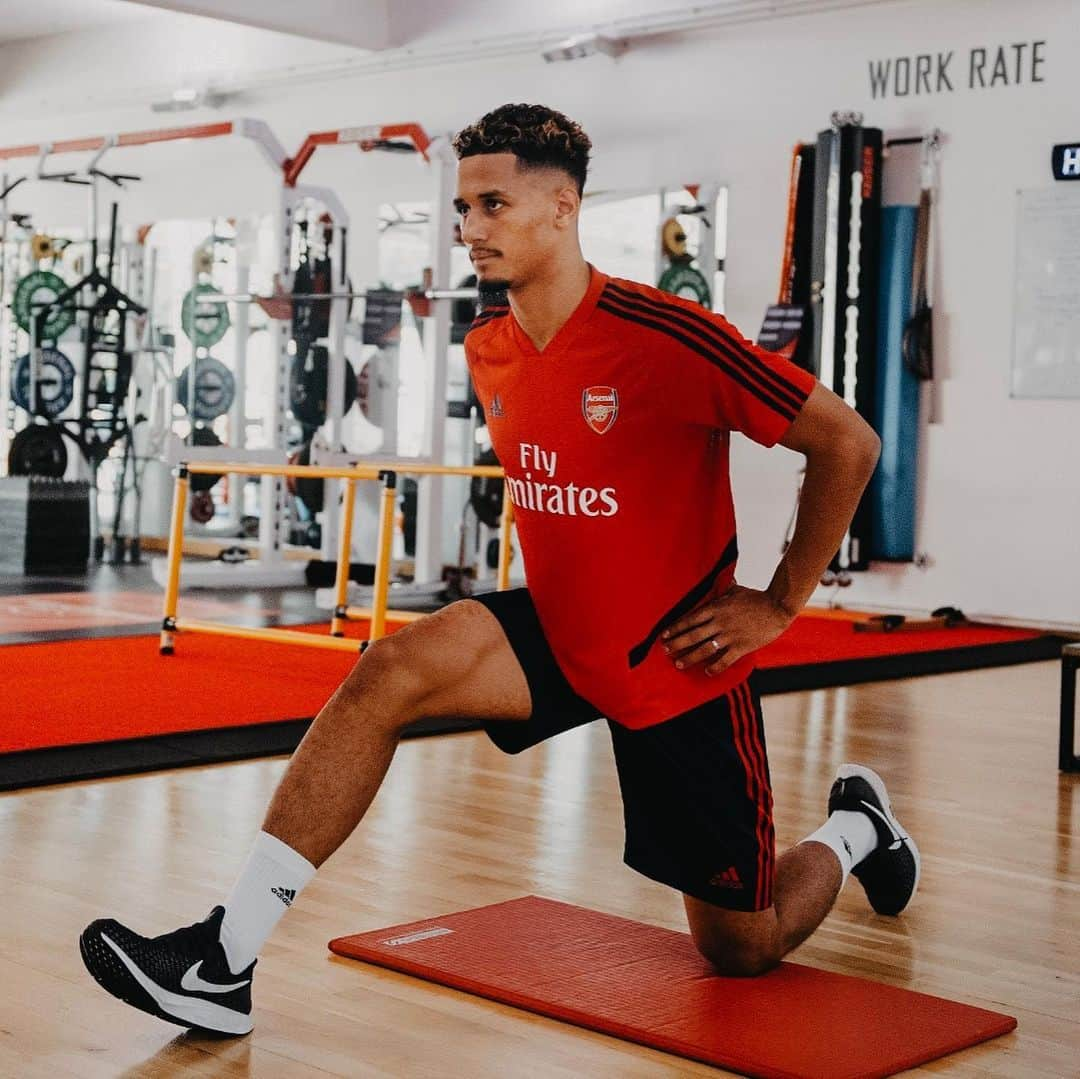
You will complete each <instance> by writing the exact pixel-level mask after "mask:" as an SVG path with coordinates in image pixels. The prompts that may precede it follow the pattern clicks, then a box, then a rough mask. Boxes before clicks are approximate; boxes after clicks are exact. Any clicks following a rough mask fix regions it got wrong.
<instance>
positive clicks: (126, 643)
mask: <svg viewBox="0 0 1080 1079" xmlns="http://www.w3.org/2000/svg"><path fill="white" fill-rule="evenodd" d="M288 628H289V629H301V630H308V631H310V632H312V633H327V632H328V631H329V623H328V622H327V623H325V624H323V625H321V626H317V627H312V626H290V627H288ZM400 628H401V627H400V624H390V623H388V624H387V632H393V630H395V629H400ZM367 632H368V623H367V622H363V621H358V622H351V623H350V624H349V625H348V627H347V635H348V636H350V637H357V638H359V637H363V636H366V635H367ZM359 655H360V650H359V646H358V647H357V652H356V655H355V656H352V655H350V654H349V653H348V652H337V651H329V650H323V649H317V648H301V647H297V646H296V645H289V644H278V643H275V642H270V641H256V640H247V639H245V638H241V637H217V636H208V635H204V634H201V633H182V632H181V633H180V634H178V636H177V638H176V653H175V655H172V656H163V655H161V652H160V651H159V649H158V635H157V634H154V635H153V636H152V637H151V636H146V637H111V638H108V639H106V640H76V641H43V642H41V643H39V644H9V645H4V646H3V647H2V648H0V679H2V683H3V687H4V691H3V693H2V694H0V753H13V752H16V751H18V750H25V749H42V748H45V747H47V746H71V745H81V744H83V743H88V742H109V741H116V740H119V739H125V738H146V737H152V736H156V735H162V734H177V733H179V732H182V731H204V730H213V729H215V728H222V727H241V726H245V725H247V724H252V723H274V722H278V721H280V720H288V719H310V718H311V717H312V716H314V715H315V714H316V713H317V712H318V711H319V709H320V708H322V706H323V705H324V704H325V703H326V702H327V700H329V698H330V695H331V694H332V693H333V692H334V690H335V689H337V687H338V686H339V685H340V684H341V681H342V679H344V677H345V676H346V675H347V674H348V673H349V670H350V669H351V668H352V666H353V664H354V663H355V662H356V660H357V659H358V658H359Z"/></svg>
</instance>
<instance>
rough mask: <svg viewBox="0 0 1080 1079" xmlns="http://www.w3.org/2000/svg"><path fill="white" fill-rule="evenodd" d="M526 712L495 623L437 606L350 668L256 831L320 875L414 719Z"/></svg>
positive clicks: (477, 607)
mask: <svg viewBox="0 0 1080 1079" xmlns="http://www.w3.org/2000/svg"><path fill="white" fill-rule="evenodd" d="M531 709H532V699H531V697H530V694H529V687H528V684H527V683H526V681H525V676H524V674H523V673H522V670H521V667H520V665H519V664H518V662H517V659H516V657H515V656H514V653H513V651H512V650H511V648H510V646H509V644H508V643H507V641H506V637H505V636H504V634H503V631H502V628H501V627H500V625H499V623H498V622H497V621H496V619H495V617H494V616H493V615H492V614H491V613H490V612H489V611H488V610H487V608H485V607H484V606H482V605H481V604H479V603H474V602H471V601H469V600H464V601H462V602H460V603H455V604H452V605H451V606H449V607H445V608H443V609H442V610H441V611H438V612H436V613H434V614H432V615H429V616H428V617H427V618H424V619H422V620H421V621H419V622H413V623H411V624H410V625H409V626H406V627H405V628H404V629H401V630H398V632H397V633H395V634H393V635H392V636H390V637H387V638H384V639H383V640H381V641H378V642H376V644H374V645H373V646H372V647H371V648H369V649H368V650H367V652H366V653H365V655H364V657H363V658H362V659H361V660H359V661H358V662H357V664H356V666H355V667H354V668H353V670H352V672H351V673H350V674H349V676H348V677H347V678H346V679H345V681H344V682H343V683H342V684H341V686H340V687H339V688H338V690H337V692H336V693H335V694H334V695H333V696H332V697H331V698H330V700H329V701H328V702H327V704H326V706H325V707H324V708H323V709H322V711H321V712H320V713H319V715H318V716H317V717H316V719H315V722H314V723H313V724H312V725H311V727H310V729H309V730H308V732H307V734H306V735H305V737H304V740H303V741H302V742H301V743H300V745H299V747H298V748H297V750H296V752H295V753H294V754H293V757H292V760H291V761H290V762H289V768H288V770H287V771H286V773H285V775H284V776H283V777H282V780H281V783H280V784H279V786H278V788H277V790H276V792H275V793H274V796H273V798H272V799H271V802H270V807H269V809H268V810H267V814H266V820H265V822H264V824H263V830H264V831H265V832H268V833H269V834H271V835H273V836H276V837H277V838H278V839H280V840H281V841H282V842H283V843H286V844H288V846H290V847H292V849H293V850H295V851H297V852H298V853H299V854H301V855H303V857H304V858H306V859H307V860H308V861H309V862H311V864H312V865H314V866H316V867H318V866H320V865H322V863H323V862H324V861H325V860H326V859H327V858H328V857H329V856H330V855H331V854H332V853H333V852H334V851H335V850H337V848H338V847H339V846H340V845H341V844H342V843H343V842H344V841H345V840H346V839H347V838H348V837H349V836H350V835H351V834H352V832H353V830H354V829H355V828H356V826H357V824H358V823H359V822H360V820H361V818H362V817H363V815H364V813H365V812H366V811H367V808H368V806H369V805H370V804H371V802H372V799H373V798H374V797H375V793H376V791H378V789H379V786H380V785H381V784H382V781H383V778H384V777H385V775H386V772H387V769H388V768H389V767H390V761H391V759H392V758H393V756H394V750H395V748H396V746H397V743H398V740H399V739H400V737H401V734H402V731H403V730H404V729H405V728H406V727H408V726H409V725H410V724H411V723H413V722H414V721H415V720H418V719H421V718H424V719H428V718H436V717H451V716H452V717H461V718H476V719H505V720H511V721H512V720H525V719H528V718H529V715H530V712H531Z"/></svg>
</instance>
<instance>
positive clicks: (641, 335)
mask: <svg viewBox="0 0 1080 1079" xmlns="http://www.w3.org/2000/svg"><path fill="white" fill-rule="evenodd" d="M454 146H455V149H456V152H457V154H458V157H459V158H460V161H461V165H460V170H459V177H458V194H457V198H456V200H455V205H456V208H457V210H458V211H459V213H460V216H461V232H462V238H463V239H464V242H465V243H466V244H467V245H468V246H469V248H470V255H471V258H472V261H473V264H474V266H475V268H476V273H477V277H478V280H479V282H480V285H481V289H482V290H485V291H487V292H489V293H490V294H492V295H495V294H502V295H503V299H502V301H501V302H495V303H492V304H491V305H489V306H488V307H486V308H485V309H484V310H483V311H482V312H481V314H480V315H479V316H478V317H477V319H476V322H475V323H474V325H473V328H472V329H471V330H470V332H469V334H468V335H467V337H466V340H465V347H466V355H467V358H468V362H469V369H470V373H471V375H472V379H473V382H474V385H475V388H476V392H477V394H478V396H479V398H480V400H481V402H482V403H483V406H484V411H485V415H486V418H487V422H488V427H489V430H490V432H491V437H492V441H493V444H494V447H495V451H496V453H497V454H498V456H499V459H500V461H501V463H502V465H503V467H504V468H505V469H506V474H507V478H508V487H509V491H510V496H511V498H512V500H513V502H514V505H515V517H516V522H517V528H518V537H519V542H520V545H521V550H522V555H523V558H524V563H525V571H526V580H527V586H528V587H527V588H520V589H515V590H511V591H508V592H502V593H494V594H490V595H482V596H478V597H475V598H474V599H470V600H463V601H460V602H458V603H454V604H451V605H450V606H448V607H446V608H444V609H443V610H441V611H439V612H437V613H435V614H433V615H431V616H430V617H428V618H425V619H423V620H422V621H420V622H416V623H413V624H411V625H409V626H408V627H406V628H404V629H402V630H399V631H398V632H397V633H395V634H393V635H392V636H390V637H387V638H385V639H383V640H381V641H378V642H376V643H375V644H374V645H373V647H371V648H370V649H368V651H367V653H366V654H365V656H364V658H363V659H362V660H361V661H360V662H358V663H357V665H356V667H355V668H354V670H353V671H352V673H351V674H350V675H349V677H348V678H347V679H346V680H345V682H344V683H343V684H342V685H341V686H340V687H339V689H338V690H337V692H336V693H335V694H334V696H333V697H332V698H331V699H330V701H329V702H328V703H327V705H326V707H325V708H324V709H323V710H322V711H321V712H320V714H319V715H318V717H317V718H316V720H315V722H314V723H313V725H312V726H311V728H310V730H309V731H308V733H307V735H306V736H305V738H304V740H303V742H302V743H301V745H300V747H299V748H298V749H297V751H296V753H295V755H294V756H293V759H292V761H291V763H290V765H289V769H288V771H287V772H286V774H285V776H284V777H283V779H282V782H281V784H280V786H279V787H278V789H277V791H276V792H275V794H274V797H273V799H272V801H271V804H270V807H269V810H268V813H267V816H266V819H265V822H264V824H263V830H262V832H261V833H260V834H259V836H258V837H257V839H256V842H255V845H254V847H253V849H252V852H251V855H250V857H249V859H248V862H247V864H246V865H245V866H244V868H243V870H242V871H241V874H240V876H239V878H238V880H237V881H236V884H235V886H234V888H233V891H232V893H231V894H230V896H229V897H228V899H227V900H226V902H225V904H224V906H218V907H215V908H214V910H213V911H212V912H211V914H210V915H209V917H208V918H207V919H206V920H205V921H203V922H199V923H196V924H195V925H192V926H189V927H186V928H184V929H180V930H177V931H175V932H173V933H168V934H165V935H164V936H161V937H155V938H146V937H142V936H140V935H139V934H137V933H134V932H133V931H132V930H130V929H127V928H126V927H124V926H122V925H120V924H119V923H118V922H115V921H113V920H101V921H97V922H94V923H93V924H92V925H90V926H89V927H88V928H87V929H86V930H85V931H84V933H83V934H82V937H81V938H80V944H81V949H82V954H83V958H84V961H85V962H86V965H87V967H88V968H89V970H90V971H91V973H92V974H93V975H94V977H95V978H96V979H97V980H98V981H99V982H100V983H101V984H102V985H103V986H104V987H105V988H106V989H107V990H108V991H109V992H111V993H113V994H114V995H115V996H117V997H120V998H121V999H122V1000H125V1001H126V1002H127V1003H129V1004H132V1005H134V1006H135V1007H138V1008H141V1009H143V1010H144V1011H148V1012H150V1013H152V1014H155V1015H159V1016H161V1017H162V1018H165V1019H168V1020H170V1021H172V1022H175V1023H179V1024H181V1025H186V1026H194V1027H199V1028H204V1029H209V1030H215V1031H219V1032H223V1033H231V1034H243V1033H246V1032H247V1031H249V1030H250V1029H251V1027H252V1022H251V978H252V971H253V968H254V965H255V957H256V955H257V953H258V951H259V949H260V948H261V946H262V944H263V943H264V942H265V940H266V939H267V937H269V935H270V933H271V931H272V930H273V928H274V926H275V925H276V923H277V921H278V920H279V918H280V917H281V915H282V914H283V913H284V911H285V910H286V909H287V908H288V906H289V905H291V903H292V902H294V900H295V899H296V896H297V895H298V894H299V892H300V890H301V889H302V888H303V887H304V885H305V884H307V882H308V881H309V880H310V879H311V877H312V876H313V875H314V873H315V872H316V869H317V867H318V866H320V865H321V864H322V863H323V861H325V860H326V858H328V857H329V856H330V854H332V853H333V852H334V851H335V850H336V849H337V848H338V846H340V844H341V843H342V842H343V841H344V840H345V839H346V838H347V837H348V836H349V835H350V833H351V832H352V831H353V829H354V828H355V827H356V825H357V824H358V823H359V821H360V819H361V817H362V816H363V815H364V812H365V811H366V810H367V807H368V806H369V805H370V803H371V800H372V798H373V797H374V796H375V793H376V791H377V790H378V788H379V785H380V784H381V782H382V780H383V777H384V775H385V774H386V770H387V768H388V767H389V764H390V760H391V758H392V756H393V753H394V749H395V747H396V745H397V742H398V739H399V737H400V735H401V733H402V731H403V730H404V729H405V728H406V727H407V726H408V725H409V724H411V723H412V722H413V721H415V720H417V719H420V718H422V717H432V716H466V717H474V718H476V719H480V720H484V721H486V722H485V726H486V729H487V732H488V734H489V735H490V737H491V738H492V740H493V741H494V742H495V743H496V745H498V746H499V747H500V748H502V749H504V750H506V751H507V752H518V751H520V750H522V749H524V748H526V747H528V746H531V745H535V744H536V743H537V742H540V741H542V740H543V739H545V738H548V737H551V736H552V735H554V734H558V733H559V732H561V731H565V730H568V729H570V728H571V727H575V726H578V725H580V724H582V723H587V722H592V721H593V720H595V719H597V718H599V717H605V718H606V719H607V721H608V724H609V726H610V730H611V736H612V744H613V747H614V754H615V761H616V766H617V769H618V776H619V782H620V787H621V790H622V795H623V805H624V814H625V823H626V848H625V861H626V863H627V864H628V865H629V866H631V867H632V868H634V869H636V870H638V871H639V872H641V873H643V874H645V875H646V876H649V877H651V878H653V879H654V880H658V881H661V882H662V883H665V884H668V885H670V886H671V887H673V888H676V889H677V890H679V891H680V892H681V893H682V894H683V896H684V900H685V905H686V912H687V918H688V921H689V925H690V930H691V933H692V935H693V939H694V941H695V943H696V944H697V946H698V948H699V949H700V950H701V952H702V954H703V955H704V956H706V957H707V958H708V959H709V960H710V961H711V962H712V964H713V965H714V966H715V968H716V969H717V970H718V971H719V972H721V973H724V974H728V975H746V976H749V975H755V974H758V973H761V972H763V971H765V970H768V969H770V968H771V967H773V966H775V965H776V964H777V963H778V962H779V961H780V958H781V957H782V956H783V955H785V954H786V953H787V952H789V951H790V950H791V949H792V948H794V947H796V946H797V945H798V944H800V943H801V942H802V941H803V940H805V939H806V938H807V937H808V936H809V935H810V934H811V933H812V932H813V931H814V929H815V928H817V926H818V925H819V924H820V923H821V921H822V920H823V919H824V917H825V916H826V914H827V913H828V912H829V910H830V909H831V907H832V905H833V902H834V901H835V899H836V896H837V894H838V893H839V891H840V888H841V887H842V885H843V883H844V881H845V880H846V879H847V876H848V874H849V873H852V872H853V873H854V874H855V876H856V877H857V878H858V879H859V880H860V882H861V884H862V885H863V887H864V889H865V890H866V893H867V896H868V898H869V900H870V903H871V904H872V906H873V907H874V909H875V910H877V911H878V912H879V913H882V914H897V913H899V912H900V911H901V910H902V909H903V908H904V907H905V906H906V905H907V903H908V902H909V901H910V899H911V897H912V895H913V894H914V892H915V889H916V887H917V885H918V877H919V856H918V851H917V849H916V847H915V844H914V843H913V842H912V841H911V839H910V838H909V837H908V836H907V835H906V834H905V832H904V830H903V829H902V828H901V826H900V824H899V822H898V821H897V819H896V817H895V815H894V814H893V812H892V810H891V808H890V805H889V799H888V795H887V793H886V790H885V786H884V784H883V782H882V781H881V779H880V777H879V776H878V775H877V774H876V773H875V772H873V771H871V770H870V769H869V768H865V767H862V766H859V765H851V764H848V765H843V766H842V767H841V768H840V771H839V773H838V775H837V778H836V780H835V781H834V783H833V785H832V789H831V791H830V793H829V796H828V801H827V809H828V819H827V821H826V823H825V824H824V825H823V826H822V827H821V828H820V829H818V831H816V832H814V833H813V835H811V836H809V837H807V839H806V840H804V841H803V842H801V843H799V844H798V845H797V846H795V847H794V848H792V849H791V850H789V851H787V852H786V853H785V854H783V855H782V856H781V857H780V858H779V859H777V860H775V863H774V849H773V848H774V841H773V825H772V795H771V790H770V785H769V769H768V762H767V760H766V755H765V742H764V733H763V729H762V716H761V703H760V696H759V693H758V688H757V684H756V678H755V675H754V673H753V668H754V662H753V656H754V653H755V652H756V651H757V650H758V649H760V648H761V647H763V646H764V645H766V644H768V643H769V642H770V641H773V640H775V639H776V638H777V637H778V636H780V634H781V633H783V632H784V630H785V629H786V628H787V627H788V626H789V625H790V624H791V622H792V620H793V619H794V618H795V616H796V614H797V613H798V612H799V610H800V609H801V608H802V607H803V606H804V604H805V603H806V601H807V599H808V598H809V597H810V595H811V594H812V592H813V590H814V587H815V585H816V583H817V582H818V580H819V579H820V576H821V573H822V572H823V571H824V569H825V568H826V566H827V565H828V563H829V561H830V560H831V557H832V555H833V554H834V553H835V551H836V550H837V549H838V548H839V546H840V543H841V541H842V539H843V536H844V533H845V531H846V529H847V526H848V525H849V524H850V521H851V518H852V516H853V515H854V512H855V508H856V506H857V504H858V501H859V498H860V496H861V495H862V492H863V489H864V488H865V486H866V484H867V482H868V481H869V479H870V476H871V474H872V473H873V470H874V467H875V464H876V462H877V459H878V454H879V450H880V442H879V440H878V438H877V436H876V435H875V433H874V432H873V430H872V429H871V428H870V427H869V426H868V425H867V424H866V423H865V421H864V420H863V419H862V418H861V417H859V415H858V414H857V413H856V412H854V411H853V410H852V409H850V408H849V407H848V406H847V405H845V404H844V402H843V401H841V400H840V399H839V398H838V397H837V396H836V395H835V394H833V393H831V392H830V391H829V390H828V389H826V388H825V387H824V386H822V385H821V384H820V383H818V382H817V381H816V379H814V377H813V376H812V375H810V374H808V373H806V372H805V371H803V370H801V369H799V368H797V367H795V366H794V365H793V364H791V363H790V362H789V361H787V360H786V359H784V358H782V357H780V356H777V355H775V354H771V353H767V352H764V351H762V350H760V349H758V348H757V347H756V346H754V345H753V344H751V343H750V342H748V341H747V340H745V339H744V338H743V337H741V336H740V335H739V333H738V332H737V331H736V330H735V329H734V328H733V327H732V326H731V325H730V324H729V323H728V322H727V321H726V320H725V319H724V318H722V317H721V316H720V315H716V314H713V313H712V312H710V311H706V310H704V309H703V308H701V307H700V306H699V305H697V304H695V303H693V302H691V301H689V300H684V299H681V298H678V297H675V296H670V295H668V294H666V293H662V292H660V291H658V290H657V289H655V288H651V287H650V286H647V285H642V284H637V283H634V282H631V281H623V280H618V279H615V278H610V277H608V276H607V275H605V274H603V273H601V272H600V271H599V270H597V269H596V268H594V267H592V266H590V265H589V264H588V263H587V262H586V261H585V259H584V258H583V257H582V254H581V248H580V245H579V241H578V214H579V211H580V207H581V196H582V192H583V189H584V185H585V177H586V171H587V167H588V160H589V150H590V148H591V144H590V142H589V140H588V138H587V136H586V135H585V133H584V132H583V131H582V130H581V128H580V127H579V126H578V125H577V124H576V123H574V122H573V121H571V120H569V119H567V118H566V117H565V116H563V115H562V114H560V113H557V112H554V111H552V110H550V109H547V108H544V107H542V106H536V105H505V106H503V107H502V108H499V109H496V110H495V111H493V112H491V113H489V114H488V115H487V116H484V117H483V118H482V119H481V120H479V121H477V122H476V123H475V124H472V125H470V126H469V127H467V128H465V129H464V130H462V131H461V132H459V134H458V135H457V137H456V139H455V142H454ZM733 431H739V432H741V433H742V434H744V435H746V436H747V437H749V438H752V439H754V440H755V441H756V442H759V443H761V444H762V445H765V446H772V445H775V444H776V443H777V442H779V443H780V444H782V445H784V446H787V447H788V448H790V449H793V450H796V451H799V452H801V453H804V454H805V455H806V457H807V469H806V478H805V482H804V484H803V492H802V501H801V504H800V509H799V517H798V525H797V528H796V531H795V535H794V538H793V540H792V542H791V544H790V546H789V548H788V550H787V552H786V554H785V555H784V557H783V560H782V561H781V563H780V565H779V567H778V568H777V570H776V573H775V574H774V576H773V579H772V581H771V582H770V584H769V586H768V588H766V589H765V590H764V591H759V590H757V589H753V588H746V587H743V586H740V585H738V584H736V583H735V565H736V559H737V554H738V550H737V540H736V532H735V515H734V508H733V505H732V499H731V488H730V483H729V477H728V452H729V445H730V439H731V435H732V432H733Z"/></svg>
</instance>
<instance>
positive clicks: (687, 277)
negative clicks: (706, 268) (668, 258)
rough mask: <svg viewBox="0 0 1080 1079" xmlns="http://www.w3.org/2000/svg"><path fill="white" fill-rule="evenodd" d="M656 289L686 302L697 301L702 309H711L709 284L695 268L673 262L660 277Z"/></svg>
mask: <svg viewBox="0 0 1080 1079" xmlns="http://www.w3.org/2000/svg"><path fill="white" fill-rule="evenodd" d="M658 287H659V288H662V289H663V290H664V291H665V292H670V293H672V294H673V295H675V296H682V297H684V298H685V299H687V300H697V302H698V303H699V304H701V306H702V307H710V308H711V307H712V293H711V292H710V291H709V283H708V282H707V281H706V280H705V278H704V276H703V275H702V273H701V271H700V270H699V269H698V268H697V267H696V266H691V265H690V264H689V263H687V262H673V263H672V264H671V265H670V266H669V267H668V268H667V269H666V270H665V271H664V272H663V273H662V274H661V275H660V281H659V283H658Z"/></svg>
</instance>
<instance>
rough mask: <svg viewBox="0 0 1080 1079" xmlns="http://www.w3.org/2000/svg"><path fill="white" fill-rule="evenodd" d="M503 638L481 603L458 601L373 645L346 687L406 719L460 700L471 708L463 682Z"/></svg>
mask: <svg viewBox="0 0 1080 1079" xmlns="http://www.w3.org/2000/svg"><path fill="white" fill-rule="evenodd" d="M501 641H502V638H501V629H499V626H498V624H497V623H495V622H494V621H493V620H492V619H491V616H490V615H489V614H488V613H487V612H486V611H485V610H484V609H483V608H482V607H481V606H480V605H479V604H477V603H469V602H459V603H453V604H450V605H448V606H447V607H444V608H442V609H441V610H439V611H436V612H435V613H434V614H430V615H426V616H425V617H424V618H422V619H419V620H418V621H416V622H411V623H409V624H408V625H407V626H404V627H403V628H402V629H399V630H398V631H397V632H395V633H392V634H390V635H389V636H386V637H383V638H381V639H379V640H378V641H375V642H373V643H372V644H371V645H369V647H368V648H367V649H366V650H365V652H364V654H363V656H362V657H361V658H360V660H359V661H358V662H357V663H356V665H355V667H354V668H353V669H352V671H351V672H350V674H349V675H348V677H347V678H346V680H345V683H344V684H343V685H342V688H341V692H342V693H344V694H347V695H354V696H356V697H357V698H361V697H368V698H369V699H370V698H371V697H372V696H373V695H374V699H377V700H379V701H380V703H381V704H383V705H385V706H386V707H385V708H383V709H382V711H383V712H384V714H386V715H388V716H390V717H393V719H394V721H396V722H400V723H401V724H403V725H408V724H409V723H410V722H412V721H413V720H414V719H418V718H424V717H427V716H429V715H443V714H448V712H450V711H453V709H454V707H455V705H457V704H460V705H461V706H462V714H466V712H467V711H468V710H469V709H468V705H469V704H470V701H468V700H462V699H461V698H462V697H463V693H462V691H461V687H462V685H464V684H467V683H468V681H469V679H470V677H472V676H473V675H474V674H475V673H476V672H477V671H478V669H480V668H482V666H483V663H484V661H485V658H486V657H488V656H489V654H490V653H491V652H492V650H493V648H494V647H495V646H496V645H497V644H499V643H500V642H501ZM502 643H503V647H504V648H505V647H506V646H505V642H502ZM481 681H482V680H481ZM464 696H468V695H467V694H465V695H464Z"/></svg>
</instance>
